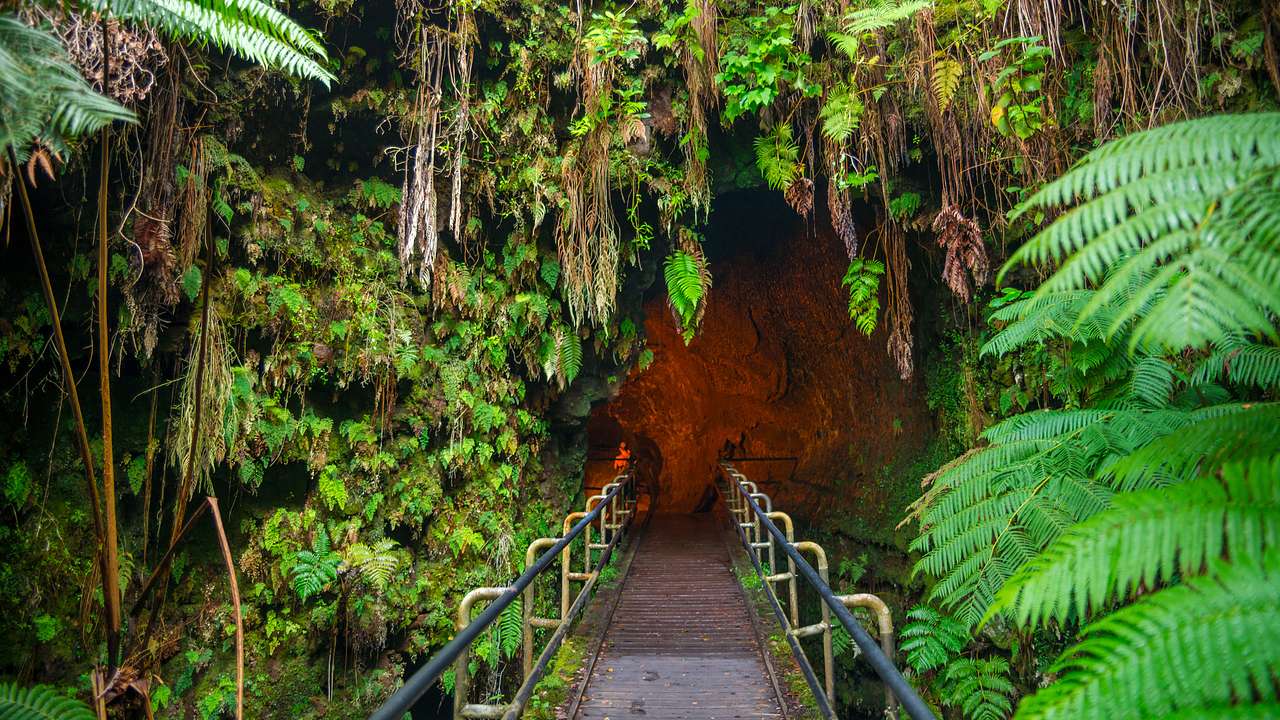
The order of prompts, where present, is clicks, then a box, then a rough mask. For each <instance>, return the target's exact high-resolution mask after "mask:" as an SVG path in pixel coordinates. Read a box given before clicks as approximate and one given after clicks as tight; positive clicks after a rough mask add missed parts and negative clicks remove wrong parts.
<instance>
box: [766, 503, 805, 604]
mask: <svg viewBox="0 0 1280 720" xmlns="http://www.w3.org/2000/svg"><path fill="white" fill-rule="evenodd" d="M769 519H770V520H781V521H782V528H783V531H784V532H785V533H786V535H787V542H788V543H790V544H791V545H795V544H796V526H795V523H793V522H791V516H790V515H788V514H786V513H784V512H782V511H781V510H779V511H776V512H771V513H769ZM787 575H788V576H789V577H788V578H787V590H788V593H787V594H788V596H789V597H788V600H789V602H790V605H788V607H789V608H790V609H791V627H796V626H797V625H799V624H800V600H799V591H798V589H797V587H796V561H795V560H792V559H791V555H790V554H788V555H787Z"/></svg>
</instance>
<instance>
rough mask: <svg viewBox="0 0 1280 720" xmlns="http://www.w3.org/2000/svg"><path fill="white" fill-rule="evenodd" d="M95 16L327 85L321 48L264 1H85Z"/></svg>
mask: <svg viewBox="0 0 1280 720" xmlns="http://www.w3.org/2000/svg"><path fill="white" fill-rule="evenodd" d="M85 4H86V5H88V6H89V7H92V8H93V9H94V10H95V11H98V12H109V13H110V14H112V15H114V16H116V17H119V18H122V19H126V20H131V21H134V22H143V23H146V24H148V25H151V26H152V27H155V28H157V29H160V30H163V31H164V32H165V33H167V34H168V35H170V36H171V37H174V38H175V39H180V40H186V41H189V42H194V43H197V44H199V45H213V46H214V47H217V48H219V49H222V50H227V51H229V52H231V53H233V54H235V55H238V56H240V57H242V58H244V59H246V60H249V61H251V62H254V63H256V64H258V65H262V66H264V67H268V68H272V69H276V70H282V71H284V72H286V73H288V74H290V75H293V76H295V77H301V78H309V79H312V80H319V81H320V82H322V83H324V84H325V85H326V86H328V85H329V83H330V82H332V81H333V80H334V79H335V78H334V76H333V73H331V72H330V71H329V70H328V69H327V68H326V67H325V64H326V63H327V61H328V56H327V54H326V53H325V50H324V46H323V45H322V44H321V43H320V41H319V40H318V39H317V38H316V37H315V36H314V35H312V34H311V32H310V31H308V30H307V29H305V28H303V27H302V26H300V25H298V24H297V23H295V22H294V21H293V20H291V19H290V18H289V17H288V16H287V15H285V14H284V13H282V12H280V11H279V10H276V9H275V8H274V7H272V6H271V5H270V4H269V3H267V2H263V0H86V2H85Z"/></svg>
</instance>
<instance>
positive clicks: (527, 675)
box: [369, 467, 637, 720]
mask: <svg viewBox="0 0 1280 720" xmlns="http://www.w3.org/2000/svg"><path fill="white" fill-rule="evenodd" d="M636 507H637V503H636V497H635V493H634V485H633V483H632V476H631V468H630V467H628V468H627V469H626V470H625V471H624V472H623V474H621V475H619V476H617V477H616V478H614V480H613V482H611V483H609V484H607V485H605V486H604V487H603V488H601V489H600V492H599V493H598V494H596V495H592V496H590V497H588V498H587V501H586V506H585V507H584V508H583V510H582V512H573V513H569V514H568V515H567V516H565V519H564V529H563V534H562V535H561V536H560V537H558V538H552V537H544V538H537V539H536V540H534V541H533V542H531V543H529V547H528V549H527V550H526V551H525V571H524V573H522V574H521V575H520V577H519V578H517V579H516V580H515V581H514V582H512V583H511V584H510V585H504V586H501V587H479V588H476V589H474V590H472V591H471V592H469V593H467V594H466V596H464V597H463V598H462V602H460V603H459V604H458V617H457V628H458V634H457V635H455V636H454V638H453V639H452V640H450V641H449V643H448V644H446V645H445V646H444V647H443V648H442V649H441V650H440V652H438V653H436V654H435V655H434V656H432V657H431V659H430V660H428V661H427V663H426V665H424V666H422V668H420V669H419V670H418V671H417V672H415V673H414V674H413V675H412V676H410V677H409V679H408V680H406V681H405V684H404V686H403V687H401V688H400V689H399V690H397V691H396V693H395V694H394V695H392V696H391V697H390V698H388V699H387V701H386V703H384V704H383V705H382V707H380V708H378V709H377V710H376V711H375V712H374V713H373V714H372V715H370V716H369V719H370V720H400V718H402V717H404V714H405V713H407V712H408V711H409V709H410V708H411V707H412V706H413V704H414V703H415V702H417V701H418V699H419V698H421V697H422V696H423V695H424V694H426V692H427V690H429V689H430V688H431V686H432V685H433V684H434V683H435V682H436V681H437V680H438V679H439V678H440V676H441V675H442V674H444V672H445V671H446V670H447V669H448V668H449V666H450V665H452V666H453V670H454V689H453V697H454V704H453V717H454V720H464V719H466V718H494V719H496V718H501V719H502V720H515V718H518V717H519V716H520V713H521V712H522V711H523V710H524V707H525V705H526V704H527V703H528V702H529V698H530V697H532V696H533V689H534V687H535V686H536V685H537V684H538V681H539V680H540V679H541V678H542V675H543V674H544V673H545V672H546V669H547V665H548V664H549V663H550V661H551V658H552V657H554V656H555V654H556V651H558V650H559V649H560V645H561V643H562V642H563V641H564V638H565V636H566V635H567V634H568V632H569V628H570V627H571V626H572V624H573V622H574V620H576V619H577V617H578V615H579V614H581V612H582V608H583V607H585V606H586V604H587V600H588V599H589V598H590V596H591V591H592V590H593V589H594V587H595V584H596V581H597V580H598V579H599V577H600V571H601V570H602V569H603V568H604V566H605V565H606V564H607V563H608V562H609V558H610V556H611V555H612V553H613V550H614V547H615V546H616V545H617V544H618V541H619V540H620V539H621V538H622V537H623V536H624V535H625V533H626V530H627V528H628V526H629V524H630V522H631V520H632V518H633V517H634V515H635V513H636ZM593 529H597V530H598V531H599V539H598V540H597V541H593V540H592V530H593ZM580 536H581V537H582V538H583V548H582V571H581V572H574V571H573V569H572V561H573V554H572V545H573V542H574V541H575V540H576V539H577V538H578V537H580ZM597 551H598V552H599V555H596V553H597ZM539 553H541V555H539ZM557 558H559V560H560V616H559V617H554V618H551V617H535V616H534V614H533V613H534V610H535V606H536V604H537V589H536V587H535V583H534V581H535V580H536V579H537V578H538V576H539V575H540V574H541V573H542V572H543V571H544V570H546V569H547V568H549V567H550V566H551V565H552V564H553V563H555V561H556V559H557ZM575 582H580V583H582V586H581V587H580V588H579V589H578V591H577V594H573V593H572V591H571V588H572V584H573V583H575ZM521 596H523V599H522V603H521V610H522V621H521V625H522V635H521V646H522V647H521V650H522V653H521V655H522V657H521V660H522V662H521V670H522V675H521V677H522V682H521V684H520V687H519V689H517V690H516V693H515V696H514V697H513V698H512V700H511V701H510V702H506V703H501V704H484V703H471V702H468V696H469V694H470V692H469V691H470V689H471V677H470V667H469V665H470V660H471V644H472V643H473V642H475V640H476V639H478V638H479V637H480V635H481V633H483V632H484V631H485V629H486V628H488V627H489V626H490V625H492V624H493V622H494V621H495V620H497V619H498V617H499V616H500V615H501V614H502V611H503V610H504V609H506V608H507V607H508V606H509V605H511V603H512V602H514V601H515V599H516V598H517V597H521ZM571 597H572V600H571ZM480 602H488V603H489V605H488V606H487V607H486V608H485V609H484V610H483V611H482V612H481V613H480V615H479V616H478V617H476V618H475V619H472V617H471V612H472V610H473V608H474V607H475V606H476V604H477V603H480ZM534 628H545V629H548V630H554V632H553V633H552V634H551V637H549V638H548V639H547V643H546V645H545V646H543V649H542V652H541V653H539V654H538V657H537V659H536V661H535V658H534Z"/></svg>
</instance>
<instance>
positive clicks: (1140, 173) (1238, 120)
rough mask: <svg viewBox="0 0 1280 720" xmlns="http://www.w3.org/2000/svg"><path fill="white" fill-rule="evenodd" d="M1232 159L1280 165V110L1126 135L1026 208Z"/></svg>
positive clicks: (1083, 162)
mask: <svg viewBox="0 0 1280 720" xmlns="http://www.w3.org/2000/svg"><path fill="white" fill-rule="evenodd" d="M1231 162H1235V163H1238V164H1245V165H1260V166H1275V165H1280V113H1250V114H1242V115H1215V116H1213V117H1207V118H1201V119H1198V120H1190V121H1187V122H1180V123H1173V124H1170V125H1165V126H1162V127H1158V128H1154V129H1151V130H1146V131H1144V132H1137V133H1132V134H1130V135H1126V136H1124V137H1122V138H1119V139H1117V140H1113V141H1111V142H1109V143H1107V144H1105V145H1103V146H1102V147H1100V148H1098V149H1097V150H1094V151H1093V152H1091V153H1089V154H1088V155H1087V156H1085V158H1084V159H1083V160H1081V161H1080V162H1079V163H1078V164H1077V165H1076V166H1075V167H1074V168H1072V169H1071V171H1069V172H1067V173H1066V174H1064V175H1063V176H1062V177H1060V178H1058V179H1057V180H1055V181H1053V182H1050V183H1048V184H1047V185H1045V186H1044V187H1043V188H1042V189H1041V190H1040V191H1039V192H1037V193H1036V194H1035V195H1033V196H1032V197H1031V198H1030V199H1029V200H1028V201H1027V203H1026V205H1025V206H1024V208H1023V209H1022V211H1023V212H1025V210H1026V209H1027V208H1030V207H1051V206H1055V205H1067V204H1070V203H1074V202H1078V201H1080V200H1083V199H1086V198H1090V197H1094V196H1097V195H1099V194H1102V193H1106V192H1110V191H1111V190H1114V189H1116V188H1118V187H1121V186H1124V185H1128V184H1130V183H1133V182H1135V181H1138V180H1140V179H1141V178H1143V177H1145V176H1148V175H1152V174H1155V173H1163V172H1167V171H1171V170H1177V169H1183V168H1197V167H1204V166H1210V165H1213V164H1224V163H1231Z"/></svg>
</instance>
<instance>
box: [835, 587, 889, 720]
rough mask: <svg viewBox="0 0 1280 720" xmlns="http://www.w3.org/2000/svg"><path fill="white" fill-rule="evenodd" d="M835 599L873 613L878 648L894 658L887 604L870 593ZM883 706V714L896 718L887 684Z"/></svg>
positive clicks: (850, 606) (886, 655)
mask: <svg viewBox="0 0 1280 720" xmlns="http://www.w3.org/2000/svg"><path fill="white" fill-rule="evenodd" d="M836 599H837V600H839V601H840V603H841V604H842V605H844V606H845V607H847V608H855V607H860V608H865V609H867V610H870V611H871V612H872V613H874V614H875V616H876V627H877V629H878V633H877V634H878V635H879V636H880V638H879V639H880V649H881V650H884V655H885V657H887V658H889V660H891V661H892V660H894V659H895V658H894V655H895V653H896V647H895V643H894V632H893V614H892V613H890V612H889V606H888V605H886V604H885V602H884V601H883V600H881V599H880V598H878V597H876V596H875V595H872V594H871V593H856V594H854V595H837V596H836ZM884 707H885V710H884V712H885V716H886V717H888V718H889V719H890V720H897V718H898V699H897V698H896V697H894V695H893V691H892V690H890V689H889V686H888V685H885V687H884Z"/></svg>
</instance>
